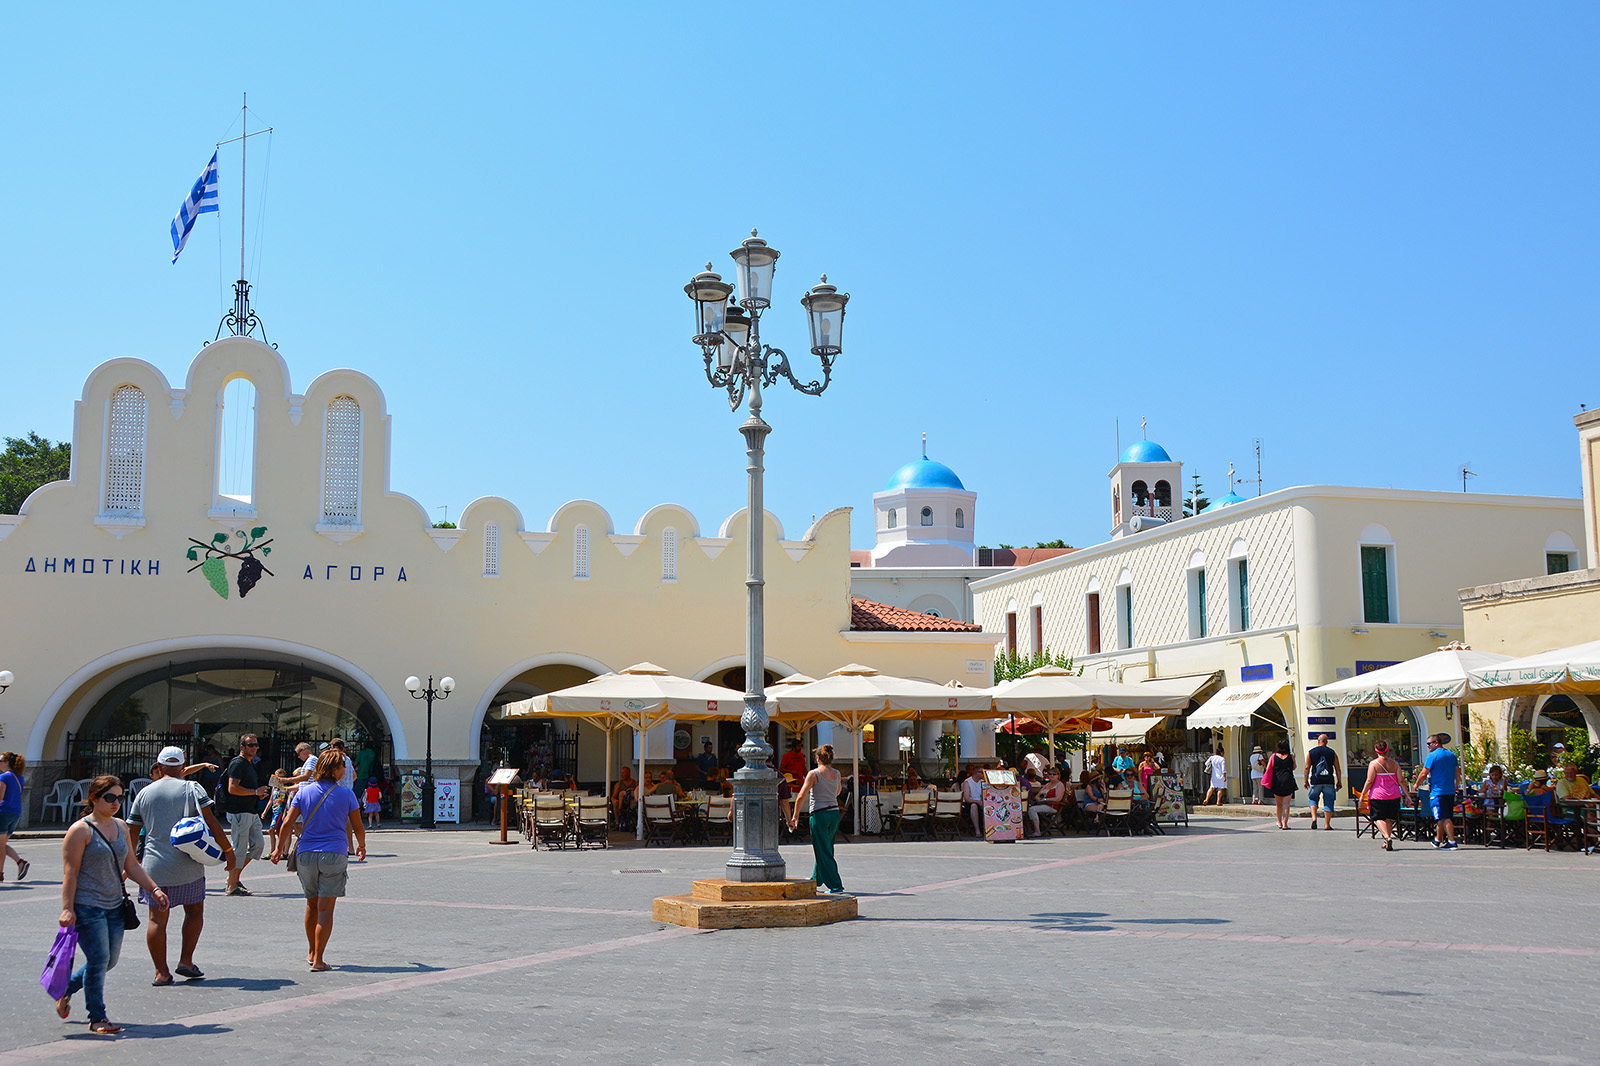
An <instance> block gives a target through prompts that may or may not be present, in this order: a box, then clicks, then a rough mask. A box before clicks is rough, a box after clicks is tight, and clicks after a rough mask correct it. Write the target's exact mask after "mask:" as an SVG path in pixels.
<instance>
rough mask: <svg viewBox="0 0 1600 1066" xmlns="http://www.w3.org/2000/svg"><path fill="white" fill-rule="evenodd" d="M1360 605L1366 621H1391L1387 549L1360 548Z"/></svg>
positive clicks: (1364, 546) (1363, 546)
mask: <svg viewBox="0 0 1600 1066" xmlns="http://www.w3.org/2000/svg"><path fill="white" fill-rule="evenodd" d="M1361 607H1362V612H1361V613H1362V617H1363V618H1364V619H1365V620H1366V621H1368V622H1391V621H1393V620H1394V619H1393V618H1392V617H1390V614H1389V549H1388V548H1372V547H1367V546H1366V545H1362V548H1361Z"/></svg>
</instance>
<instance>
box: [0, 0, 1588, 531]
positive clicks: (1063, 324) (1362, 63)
mask: <svg viewBox="0 0 1600 1066" xmlns="http://www.w3.org/2000/svg"><path fill="white" fill-rule="evenodd" d="M461 10H468V9H461ZM3 20H4V21H3V22H0V41H3V42H4V43H3V44H0V90H3V91H4V95H5V99H6V100H7V101H8V102H9V106H8V107H6V108H5V109H4V111H3V112H0V137H3V143H4V145H5V153H4V155H5V160H6V165H5V166H4V167H0V218H3V224H4V232H5V237H6V239H5V248H6V254H5V255H4V256H0V357H3V359H4V366H5V368H6V373H5V381H6V386H7V387H6V388H5V389H4V390H3V391H0V434H4V435H12V436H14V435H19V434H22V433H25V432H26V431H28V430H37V431H39V432H41V433H44V434H46V435H48V436H51V437H54V438H64V437H67V436H69V435H70V432H71V416H72V402H73V400H74V399H75V398H76V397H77V396H78V394H79V392H80V390H81V387H82V383H83V380H84V378H85V377H86V376H87V374H88V373H89V371H90V370H91V368H92V367H94V366H95V365H97V364H98V363H100V362H102V361H104V360H106V359H109V358H113V357H116V356H124V355H132V356H138V357H140V358H144V359H148V360H150V361H151V362H153V363H154V364H156V365H157V366H158V367H160V368H161V369H162V370H163V371H164V372H165V373H166V374H167V375H168V377H169V379H170V380H172V381H173V382H174V383H175V384H176V383H179V382H181V379H182V377H183V375H184V372H185V370H186V368H187V366H188V364H189V361H190V359H191V358H192V356H193V355H194V353H195V351H196V350H197V349H198V347H199V346H200V344H201V343H202V342H204V341H206V340H209V339H210V338H211V336H212V335H213V333H214V332H215V329H216V325H217V321H218V318H219V316H220V314H221V310H222V299H223V293H224V291H225V290H226V287H227V285H228V283H229V282H231V280H232V278H233V276H234V274H235V273H236V271H237V266H238V216H237V210H238V201H237V199H236V196H237V178H238V167H239V161H238V155H237V146H233V147H231V148H228V149H224V150H223V155H222V159H221V168H222V192H221V195H222V202H223V213H222V215H221V221H220V223H219V220H218V218H217V216H205V217H204V218H202V219H201V221H200V223H199V225H198V226H197V228H196V230H195V234H194V236H193V237H192V238H191V240H190V244H189V247H188V249H187V250H186V251H185V253H184V256H183V258H182V259H180V260H179V262H178V264H177V265H176V266H172V265H170V264H169V262H168V260H169V259H170V250H171V249H170V243H169V238H168V235H167V226H168V223H169V221H170V219H171V217H172V214H173V213H174V211H175V210H176V209H177V206H178V204H179V202H180V200H181V199H182V197H183V195H184V193H185V192H186V190H187V189H188V187H189V185H190V183H192V182H193V180H194V178H195V175H196V174H198V173H199V171H200V168H201V166H202V165H203V164H204V163H205V161H206V159H207V158H208V157H209V156H210V154H211V151H212V145H213V143H214V142H216V141H218V140H222V139H224V137H228V136H233V135H234V134H236V133H237V126H236V122H237V118H238V104H239V93H240V91H241V90H248V91H249V93H250V99H251V104H252V109H253V111H254V112H255V114H256V116H257V117H258V118H259V121H260V122H261V123H264V124H271V125H273V126H274V127H275V132H274V133H273V135H272V138H271V149H270V169H269V168H268V166H267V163H268V159H267V156H268V151H267V146H266V144H265V143H264V142H265V140H266V139H265V138H262V139H260V140H259V141H253V142H252V152H251V159H250V175H249V180H250V188H251V190H252V195H251V199H250V206H251V210H250V218H249V219H248V226H249V230H250V233H251V234H252V236H251V240H250V257H251V260H252V261H253V262H255V263H256V264H257V265H256V266H255V267H253V268H252V271H251V274H252V280H253V281H254V282H255V283H256V293H255V301H256V307H257V309H258V310H259V312H260V313H261V315H262V317H263V318H264V320H265V322H266V324H267V329H268V335H269V337H270V338H271V339H272V340H273V341H275V342H277V343H278V345H279V348H280V351H281V352H282V354H283V355H284V357H285V359H286V360H287V361H288V363H289V366H290V368H291V371H292V373H293V379H294V382H295V384H296V387H303V386H305V385H306V384H308V383H309V382H310V381H311V379H312V378H313V377H315V376H316V375H317V374H319V373H321V372H323V371H325V370H328V369H331V368H333V367H339V366H349V367H354V368H356V369H359V370H362V371H365V372H367V373H369V374H371V375H372V376H373V377H374V378H375V379H376V380H377V381H378V382H379V384H380V386H381V387H382V388H383V389H384V391H385V394H386V396H387V399H388V403H389V408H390V412H391V414H392V415H393V418H394V423H393V424H394V448H395V451H394V461H393V467H392V487H393V488H394V489H396V490H398V491H401V492H406V493H409V494H411V495H413V496H415V497H416V498H417V499H418V500H419V501H421V502H422V503H423V504H424V505H426V506H428V507H429V508H431V509H433V513H434V514H435V515H438V514H440V513H441V512H440V510H439V509H440V508H441V507H443V506H448V507H449V513H450V515H451V516H452V517H453V516H455V515H457V514H459V513H460V510H461V508H462V506H463V505H465V504H466V503H467V502H469V501H470V500H472V499H474V498H476V497H478V496H481V495H490V494H492V495H501V496H505V497H507V498H508V499H510V500H511V501H512V502H513V503H514V504H516V505H517V506H518V507H519V508H520V509H521V510H522V513H523V515H524V517H525V519H526V521H527V523H528V525H529V527H530V528H542V527H543V526H544V524H545V522H546V521H547V520H548V518H549V516H550V515H551V514H552V513H553V512H554V511H555V510H556V509H557V508H558V507H559V506H560V505H561V504H562V503H563V502H565V501H567V500H569V499H573V498H577V497H587V498H592V499H594V500H596V501H597V502H599V503H601V504H602V505H603V506H605V507H606V508H607V509H608V510H609V511H610V513H611V515H612V517H613V519H614V521H615V523H616V525H617V527H618V529H619V530H621V531H629V530H631V528H632V526H633V524H634V522H635V521H636V520H637V519H638V517H639V516H640V515H642V514H643V513H644V512H645V511H646V510H648V509H649V508H650V507H651V506H653V505H655V504H657V503H661V502H667V501H671V502H676V503H681V504H683V505H685V506H687V507H689V508H690V509H691V510H692V511H693V512H694V513H695V514H696V515H697V516H698V517H699V519H700V523H701V526H702V529H703V530H704V531H705V532H707V533H708V534H709V533H712V532H714V531H715V528H716V527H717V525H719V524H720V522H721V521H722V519H723V518H724V517H726V516H727V515H728V514H729V513H731V512H732V511H734V510H735V509H737V508H738V507H740V506H742V505H743V499H744V479H743V466H744V456H743V452H742V442H741V438H740V437H739V435H738V433H737V428H736V427H737V424H738V421H739V418H738V417H736V416H734V415H732V414H730V413H729V411H728V409H727V404H726V402H725V399H724V397H723V396H722V394H720V393H717V392H713V391H712V390H711V389H710V388H709V387H708V386H707V385H706V383H705V378H704V376H703V372H702V366H701V358H700V355H699V352H698V350H697V349H695V348H694V347H693V346H692V345H691V344H690V343H689V335H690V333H691V332H692V329H691V326H692V314H691V307H690V303H689V301H688V300H687V299H686V298H685V296H684V295H683V293H682V286H683V284H684V282H685V281H687V280H688V278H689V277H690V276H691V275H692V274H693V273H694V272H695V271H696V270H698V269H700V268H701V266H702V265H703V264H704V263H705V262H706V260H707V259H710V260H712V261H713V262H714V263H716V264H717V268H718V269H720V270H722V271H723V272H724V274H730V273H731V270H729V269H728V268H729V267H730V266H731V263H730V261H729V260H728V258H727V252H728V250H729V249H731V248H733V247H734V246H735V245H736V244H737V243H738V242H739V240H741V239H742V238H743V237H744V235H745V234H746V233H747V232H748V231H749V229H750V227H751V226H759V227H760V229H761V234H762V236H763V237H765V238H767V239H769V240H770V241H771V243H772V244H773V245H774V246H776V247H778V248H779V249H780V251H781V252H782V253H783V255H782V259H781V260H780V261H779V263H778V272H777V279H776V299H775V306H774V308H773V310H772V311H770V312H769V313H768V315H767V317H766V319H765V331H764V336H765V339H767V340H768V341H769V342H770V343H773V344H776V345H779V346H782V347H785V348H787V349H788V350H789V352H790V353H791V356H792V357H793V358H794V359H795V361H796V363H797V365H799V366H801V367H806V366H808V365H809V360H810V359H811V357H810V355H809V353H808V352H807V351H806V346H807V342H806V339H805V337H806V335H805V326H804V319H803V314H802V312H801V310H800V307H799V303H798V300H799V297H800V295H801V293H802V292H803V291H804V290H805V289H806V288H807V287H808V286H809V285H811V284H813V283H814V282H815V281H816V279H817V277H818V275H819V273H821V272H823V271H826V272H827V273H828V275H829V278H830V280H831V281H834V282H835V283H837V284H839V286H840V287H841V288H842V289H844V290H847V291H849V292H850V293H851V294H852V301H851V304H850V312H849V317H848V320H847V324H846V329H845V337H844V340H845V351H844V354H843V356H842V357H841V358H840V360H839V361H838V364H837V367H836V373H835V377H834V384H833V386H832V388H830V389H829V391H828V392H827V393H826V394H825V395H824V396H822V397H821V398H810V397H805V396H801V395H799V394H795V393H786V392H785V391H783V390H776V391H774V392H773V393H771V394H769V399H768V403H767V407H766V414H767V417H768V421H770V422H771V423H772V425H773V427H774V432H773V434H772V437H771V438H770V440H769V452H768V462H769V476H768V481H767V500H768V507H769V509H771V510H772V511H773V512H774V513H776V514H777V515H778V517H779V518H780V519H781V520H782V521H783V523H784V524H785V526H786V527H787V529H788V531H789V534H790V535H791V536H798V535H799V533H800V532H801V531H802V530H803V529H804V528H805V526H806V525H807V524H808V523H809V521H810V518H811V516H812V515H813V514H819V515H820V514H821V513H823V512H825V511H827V510H829V509H831V508H833V507H837V506H842V505H849V506H854V507H855V508H856V515H855V520H854V529H853V540H854V542H855V544H856V546H858V547H865V546H869V545H870V543H871V539H872V533H871V521H870V516H869V509H870V505H871V496H872V493H873V492H874V491H875V490H877V489H880V488H881V487H882V484H883V482H884V480H886V479H887V477H888V476H889V474H890V473H891V472H892V471H893V470H894V469H895V468H896V467H898V466H899V465H900V464H901V463H903V462H905V461H907V460H908V459H910V458H913V457H915V456H916V454H917V449H918V441H919V438H920V435H921V434H922V433H923V432H926V433H927V434H928V437H929V445H928V448H929V451H928V454H929V455H930V456H931V457H933V458H936V459H939V460H941V461H943V462H946V463H948V464H949V465H950V466H952V467H953V468H954V469H955V470H956V471H957V472H958V473H959V474H960V475H961V476H962V478H963V479H964V480H965V481H966V484H967V487H968V488H971V489H974V490H976V491H977V492H978V493H979V494H980V495H979V503H978V508H977V522H976V526H977V534H978V538H979V540H980V541H981V542H984V543H988V544H997V543H1002V542H1005V543H1013V544H1031V543H1033V542H1034V541H1036V540H1041V539H1044V540H1048V539H1052V538H1055V537H1064V538H1066V539H1067V541H1068V542H1069V543H1073V544H1079V545H1083V544H1090V543H1094V542H1096V541H1098V540H1100V539H1102V538H1103V537H1104V535H1105V532H1106V529H1107V527H1108V526H1109V521H1110V514H1109V512H1110V508H1109V502H1108V496H1109V493H1108V490H1107V488H1106V481H1105V475H1106V471H1107V470H1108V469H1109V468H1110V466H1111V465H1112V463H1113V462H1114V461H1115V446H1116V423H1117V420H1119V419H1120V423H1121V436H1122V442H1123V444H1124V445H1126V444H1127V443H1128V442H1129V441H1130V440H1131V439H1133V438H1135V437H1136V436H1137V435H1138V432H1139V430H1138V424H1139V420H1140V418H1141V417H1143V418H1148V420H1149V436H1150V437H1151V438H1152V439H1154V440H1158V441H1160V442H1161V443H1162V444H1163V445H1165V446H1166V447H1167V448H1168V449H1169V450H1170V451H1171V452H1172V453H1173V455H1174V456H1175V457H1176V458H1179V459H1182V460H1184V462H1185V464H1186V466H1185V474H1186V476H1187V475H1188V474H1190V473H1193V472H1195V471H1198V472H1199V473H1200V475H1201V477H1202V479H1203V481H1204V484H1205V486H1206V489H1207V490H1208V491H1209V492H1210V494H1211V495H1212V496H1219V495H1221V494H1222V493H1223V492H1225V491H1226V486H1227V479H1226V471H1227V466H1228V463H1229V462H1230V461H1231V462H1234V463H1236V464H1237V465H1238V467H1239V468H1240V470H1241V471H1242V472H1243V474H1244V476H1253V469H1254V460H1253V457H1252V445H1253V441H1254V440H1255V439H1256V438H1258V437H1259V438H1261V440H1262V441H1263V452H1264V479H1265V482H1266V488H1267V489H1268V490H1271V489H1275V488H1283V487H1287V486H1289V485H1295V484H1307V483H1334V484H1351V485H1372V486H1394V487H1397V488H1419V489H1457V490H1459V488H1460V478H1459V474H1458V468H1459V466H1460V465H1461V464H1462V463H1463V462H1467V461H1470V462H1471V464H1472V468H1473V469H1474V470H1475V471H1476V472H1477V473H1478V475H1479V476H1478V477H1477V478H1476V479H1475V480H1474V481H1473V482H1472V488H1473V490H1474V491H1479V492H1508V493H1529V494H1545V495H1577V494H1578V470H1577V462H1576V448H1575V436H1574V431H1573V428H1572V423H1571V416H1572V415H1573V414H1574V413H1576V411H1577V410H1578V406H1579V404H1580V403H1589V404H1591V405H1592V404H1594V403H1600V389H1597V388H1596V374H1595V369H1594V367H1595V360H1594V354H1593V349H1594V338H1595V336H1596V325H1597V321H1596V320H1597V310H1600V309H1597V297H1596V293H1597V291H1600V286H1597V282H1600V277H1597V267H1596V263H1597V256H1596V249H1597V248H1600V218H1597V214H1600V207H1597V198H1596V195H1595V175H1596V174H1597V173H1600V166H1597V163H1600V159H1597V154H1600V152H1597V149H1600V144H1597V131H1600V122H1597V121H1596V109H1597V103H1600V84H1597V81H1600V67H1597V65H1596V64H1595V63H1594V56H1595V55H1596V54H1597V34H1596V30H1597V26H1600V15H1597V14H1596V11H1595V9H1594V8H1592V7H1587V6H1579V5H1547V6H1539V7H1533V8H1528V7H1522V8H1505V7H1497V6H1491V5H1474V4H1450V5H1443V4H1413V5H1405V6H1403V7H1389V6H1379V5H1358V6H1338V7H1334V6H1327V5H1277V6H1270V5H1243V4H1233V5H1165V6H1142V7H1140V6H1133V5H1078V4H1065V3H1062V4H1036V5H1028V4H1014V5H982V6H980V5H966V6H957V5H946V4H928V3H920V4H915V5H913V4H865V5H841V4H827V3H819V4H808V5H804V6H801V7H794V6H781V7H780V6H775V5H774V6H763V5H738V6H724V5H718V4H702V5H697V6H696V7H694V8H692V9H685V8H682V7H681V6H669V5H644V4H640V5H620V4H619V5H609V6H606V7H604V8H599V7H592V6H587V5H562V6H559V7H558V6H556V5H547V6H537V7H536V6H533V5H517V6H510V7H496V6H493V5H489V6H475V7H473V8H471V9H470V13H469V14H465V15H462V14H457V13H455V12H448V11H446V10H444V9H438V8H435V7H432V6H421V5H404V4H391V5H381V6H380V5H363V6H356V5H344V6H324V5H319V6H318V7H316V8H312V7H309V6H301V5H293V4H286V5H279V6H277V7H276V8H275V9H272V10H252V11H251V12H250V13H248V14H235V13H234V12H233V10H231V9H229V8H227V7H212V8H209V9H207V10H206V12H205V13H204V15H203V17H197V18H192V19H191V18H185V19H183V20H177V21H175V20H174V18H173V17H172V16H171V13H170V12H169V13H168V14H166V15H160V14H147V13H144V12H142V11H136V10H134V9H132V8H128V7H111V6H100V7H94V6H90V7H87V8H83V9H74V10H73V11H72V12H71V13H70V14H68V13H58V12H57V11H56V10H54V9H52V8H50V7H49V6H48V5H38V6H35V7H33V8H28V9H17V8H13V9H11V10H9V11H8V12H7V14H6V15H5V16H3ZM230 153H232V154H230ZM262 190H264V191H265V196H264V198H263V197H261V196H258V195H256V194H257V193H258V192H260V191H262ZM263 202H264V204H265V210H264V212H262V213H258V211H257V208H258V207H260V206H261V205H262V204H263ZM230 264H231V265H230ZM808 376H809V375H808ZM1241 491H1243V492H1245V493H1247V494H1248V493H1252V492H1254V491H1255V490H1254V488H1253V487H1251V488H1246V489H1243V490H1241Z"/></svg>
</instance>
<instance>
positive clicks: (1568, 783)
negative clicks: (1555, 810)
mask: <svg viewBox="0 0 1600 1066" xmlns="http://www.w3.org/2000/svg"><path fill="white" fill-rule="evenodd" d="M1555 793H1556V802H1557V803H1581V802H1583V801H1585V800H1592V799H1594V798H1595V794H1594V790H1593V789H1592V788H1590V787H1589V782H1588V781H1586V780H1584V779H1583V778H1581V777H1579V776H1578V768H1577V766H1575V765H1574V764H1572V763H1570V762H1569V763H1567V764H1566V765H1565V766H1563V767H1562V768H1561V776H1560V777H1558V778H1556V783H1555Z"/></svg>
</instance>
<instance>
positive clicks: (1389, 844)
mask: <svg viewBox="0 0 1600 1066" xmlns="http://www.w3.org/2000/svg"><path fill="white" fill-rule="evenodd" d="M1383 850H1384V851H1393V850H1394V841H1393V840H1385V841H1384V842H1383Z"/></svg>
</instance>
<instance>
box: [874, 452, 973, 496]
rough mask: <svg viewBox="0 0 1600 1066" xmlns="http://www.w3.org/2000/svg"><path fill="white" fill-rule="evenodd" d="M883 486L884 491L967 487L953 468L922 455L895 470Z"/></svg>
mask: <svg viewBox="0 0 1600 1066" xmlns="http://www.w3.org/2000/svg"><path fill="white" fill-rule="evenodd" d="M883 488H884V491H885V492H891V491H893V490H895V489H961V490H962V491H963V492H964V491H966V488H967V487H966V486H965V485H963V484H962V483H961V479H960V478H958V477H956V472H955V471H954V470H951V469H950V468H949V467H948V466H945V465H944V464H943V463H936V462H934V461H933V460H932V459H929V458H927V457H926V456H924V457H923V458H921V459H913V460H912V461H911V462H909V463H907V464H906V465H905V466H902V467H901V468H900V469H899V470H896V471H895V472H894V477H892V478H890V479H889V483H888V484H887V485H885V486H884V487H883Z"/></svg>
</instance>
